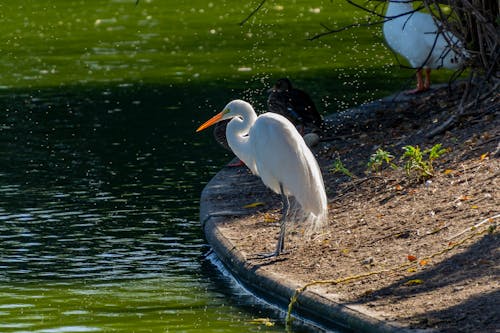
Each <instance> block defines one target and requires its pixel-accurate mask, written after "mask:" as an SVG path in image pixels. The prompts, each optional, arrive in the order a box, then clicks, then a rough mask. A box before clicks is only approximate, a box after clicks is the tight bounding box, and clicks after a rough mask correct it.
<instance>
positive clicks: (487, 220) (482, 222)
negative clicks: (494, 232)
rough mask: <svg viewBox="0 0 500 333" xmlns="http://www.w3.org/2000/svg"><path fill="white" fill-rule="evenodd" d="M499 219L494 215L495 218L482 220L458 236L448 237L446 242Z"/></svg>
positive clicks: (499, 215)
mask: <svg viewBox="0 0 500 333" xmlns="http://www.w3.org/2000/svg"><path fill="white" fill-rule="evenodd" d="M499 217H500V214H498V215H495V216H491V217H488V218H487V219H484V220H482V221H481V222H479V223H478V224H475V225H473V226H472V227H470V228H467V229H465V230H463V231H461V232H459V233H458V234H456V235H453V236H451V237H449V238H448V239H447V241H450V240H452V239H454V238H457V237H458V236H461V235H463V234H465V233H466V232H467V231H473V230H476V229H477V228H478V227H480V226H481V225H483V224H485V223H486V222H492V221H493V219H497V218H499Z"/></svg>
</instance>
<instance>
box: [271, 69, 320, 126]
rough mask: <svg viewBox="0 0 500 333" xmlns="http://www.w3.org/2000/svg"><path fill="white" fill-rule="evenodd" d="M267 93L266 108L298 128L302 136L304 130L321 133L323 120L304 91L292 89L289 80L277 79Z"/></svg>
mask: <svg viewBox="0 0 500 333" xmlns="http://www.w3.org/2000/svg"><path fill="white" fill-rule="evenodd" d="M268 92H269V97H268V99H267V108H268V110H269V111H270V112H275V113H278V114H281V115H282V116H285V117H286V118H288V120H290V121H291V122H292V123H293V124H294V125H295V126H297V127H299V128H300V129H299V132H300V133H301V134H302V135H304V130H305V128H310V129H311V130H312V132H318V131H321V127H322V125H323V119H322V118H321V115H320V114H319V112H318V110H317V109H316V106H315V105H314V102H313V100H312V99H311V97H310V96H309V95H308V94H307V93H306V92H305V91H302V90H300V89H296V88H294V87H293V86H292V82H290V80H289V79H287V78H282V79H279V80H278V81H276V83H275V84H274V86H273V87H272V88H271V89H269V90H268Z"/></svg>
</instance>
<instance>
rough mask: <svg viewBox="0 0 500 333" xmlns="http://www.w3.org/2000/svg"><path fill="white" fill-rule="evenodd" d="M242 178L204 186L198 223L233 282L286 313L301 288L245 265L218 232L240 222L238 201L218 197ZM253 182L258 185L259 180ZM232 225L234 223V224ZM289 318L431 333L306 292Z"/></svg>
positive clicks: (223, 174) (230, 173)
mask: <svg viewBox="0 0 500 333" xmlns="http://www.w3.org/2000/svg"><path fill="white" fill-rule="evenodd" d="M242 177H243V179H244V181H243V183H248V178H249V177H253V176H249V175H237V171H236V170H235V169H227V168H226V169H223V170H221V171H220V172H219V173H218V174H217V175H215V176H214V177H213V178H212V180H211V181H210V182H209V183H208V184H207V185H206V186H205V188H204V189H203V192H202V195H201V200H200V221H201V222H202V226H203V232H204V234H205V237H206V239H207V242H208V243H209V245H210V246H211V247H212V248H213V250H214V252H215V253H216V255H217V256H218V257H219V259H220V260H221V262H222V263H223V264H224V266H225V267H226V268H227V270H228V271H229V272H230V273H231V274H232V275H233V276H234V277H235V278H236V280H238V281H239V282H240V283H241V284H242V285H243V286H244V287H245V288H246V289H248V290H249V291H251V292H252V293H254V294H255V295H257V296H258V297H260V298H262V299H264V300H265V301H267V302H269V303H271V304H274V305H276V306H278V307H279V308H281V309H282V310H283V311H285V312H286V311H287V308H288V304H289V301H290V299H291V297H292V296H293V295H294V293H295V290H296V289H297V288H300V287H301V286H300V285H298V284H293V283H291V282H289V281H285V280H284V279H283V278H282V277H280V276H279V275H277V274H274V273H272V272H269V271H266V270H264V269H262V268H261V267H260V266H259V265H253V264H252V263H250V262H249V261H247V260H246V258H245V256H244V255H243V254H242V253H241V252H240V251H239V250H238V249H237V248H236V246H235V245H234V244H233V243H232V242H231V241H230V240H229V239H228V238H226V237H225V236H224V234H223V232H222V231H221V229H220V228H219V225H220V223H222V222H225V221H227V220H228V218H232V219H234V216H239V217H238V218H240V219H241V218H244V217H241V215H243V213H242V212H241V210H239V207H241V206H240V205H237V201H238V198H237V197H234V196H232V199H231V200H230V201H231V202H228V200H222V199H221V193H223V192H224V191H230V189H231V186H234V184H231V180H232V179H234V178H238V179H239V178H242ZM253 178H256V177H253ZM256 179H257V181H258V182H260V180H258V178H256ZM254 182H255V180H254ZM238 183H242V181H238ZM262 186H263V185H262ZM231 204H232V205H233V207H234V210H232V209H228V205H231ZM238 210H239V211H238ZM231 212H233V213H231ZM232 223H237V222H236V221H233V222H232ZM292 314H293V315H294V316H298V317H300V318H304V319H306V320H308V321H311V322H313V323H315V324H317V325H319V326H320V327H323V328H327V329H332V330H335V329H337V330H338V329H339V328H340V329H346V330H350V331H354V332H370V333H393V332H403V333H405V332H407V333H416V332H432V330H420V329H415V330H413V329H409V328H407V327H405V326H402V325H399V324H398V323H395V322H390V321H385V320H381V319H378V318H375V317H373V316H371V315H369V314H368V313H364V312H362V311H361V310H360V309H354V308H353V307H349V306H346V305H343V304H341V303H337V302H334V301H332V300H331V299H328V298H326V297H324V296H322V295H320V294H318V293H316V292H314V291H311V290H306V291H305V292H303V293H301V294H300V295H299V298H298V301H297V302H296V303H295V304H294V307H293V311H292Z"/></svg>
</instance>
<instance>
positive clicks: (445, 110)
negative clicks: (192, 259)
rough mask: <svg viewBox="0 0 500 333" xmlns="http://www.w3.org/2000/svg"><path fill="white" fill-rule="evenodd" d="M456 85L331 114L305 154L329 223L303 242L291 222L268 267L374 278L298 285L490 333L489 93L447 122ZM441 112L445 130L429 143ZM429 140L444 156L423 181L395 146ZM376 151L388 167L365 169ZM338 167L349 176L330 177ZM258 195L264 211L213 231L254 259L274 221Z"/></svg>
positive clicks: (498, 102)
mask: <svg viewBox="0 0 500 333" xmlns="http://www.w3.org/2000/svg"><path fill="white" fill-rule="evenodd" d="M462 90H463V86H461V85H458V86H456V87H454V88H453V93H452V92H450V91H449V89H448V87H441V88H436V89H433V90H432V91H430V92H427V93H423V94H419V95H416V96H414V97H411V98H408V97H405V96H404V95H402V94H401V95H399V96H396V97H394V98H388V99H385V100H383V101H381V102H379V103H375V104H373V105H370V106H368V107H360V108H359V109H357V110H350V111H348V112H343V113H340V114H338V115H335V116H331V117H330V118H329V119H328V122H327V123H328V130H327V131H325V133H324V135H323V140H322V141H321V142H320V144H319V145H318V146H316V147H315V148H314V149H313V151H314V153H315V155H316V157H317V159H318V162H319V163H320V165H321V168H322V171H323V177H324V181H325V186H326V191H327V195H328V199H329V225H328V226H327V227H326V228H325V229H324V230H323V231H322V232H321V233H317V234H315V235H313V236H312V239H311V238H305V237H304V235H303V234H304V232H303V230H302V229H301V226H300V225H299V226H296V227H295V228H294V229H293V230H292V231H289V232H288V233H287V237H286V241H285V248H286V250H287V251H288V252H287V253H286V254H284V255H281V256H280V257H278V258H277V259H267V261H268V262H267V265H266V267H267V269H271V270H272V271H273V272H276V273H278V274H281V275H282V276H284V277H285V278H288V279H291V280H294V281H299V282H300V283H302V284H306V283H309V282H311V281H316V280H335V279H342V278H346V277H352V276H358V275H360V274H365V273H369V272H379V273H377V274H373V275H370V276H367V277H364V278H355V279H353V280H350V281H349V282H346V283H339V284H333V283H326V284H318V285H313V286H311V287H309V288H311V289H313V290H318V291H320V292H322V293H325V294H327V295H329V296H330V297H332V298H333V299H335V300H337V301H339V302H341V303H344V304H350V305H358V306H362V307H364V308H365V309H369V311H370V312H372V313H373V314H375V315H376V316H378V317H380V318H385V319H387V320H393V321H397V322H400V323H403V324H405V325H408V326H409V327H414V328H434V329H437V330H438V331H442V332H500V318H499V317H500V279H499V272H500V251H499V244H500V243H499V232H498V227H497V225H498V222H499V221H500V216H499V214H500V209H499V207H500V206H499V196H500V192H499V189H500V184H499V177H498V176H499V172H500V163H499V157H500V135H499V134H500V122H499V117H498V115H499V111H500V98H499V96H500V94H498V93H494V94H493V95H492V96H491V95H490V97H489V98H486V99H484V100H483V101H482V102H481V103H480V104H479V105H478V106H477V107H475V108H474V109H473V111H467V112H466V113H465V114H462V115H460V116H458V114H457V110H458V108H457V105H458V103H459V97H458V96H460V92H461V91H462ZM452 116H456V117H457V119H458V122H457V123H456V124H455V125H454V126H452V127H451V128H450V129H448V130H446V131H444V132H443V133H441V134H438V135H434V136H433V137H432V138H429V137H428V136H429V134H430V133H432V131H433V130H434V129H435V128H436V127H437V126H439V125H440V124H442V123H443V122H444V121H446V120H447V119H449V118H450V117H452ZM438 143H440V144H442V146H443V147H444V148H446V149H447V152H446V153H445V154H444V155H442V156H441V157H440V158H438V159H436V160H435V161H434V162H433V167H434V176H433V177H429V178H425V179H422V178H419V175H418V173H415V172H412V173H410V174H409V175H408V174H407V173H406V172H405V171H404V170H403V169H402V166H403V164H404V163H405V161H403V160H401V159H400V157H401V156H402V154H403V147H404V146H406V145H413V146H417V145H418V146H419V147H420V148H421V149H422V150H424V149H427V148H430V147H432V146H434V145H435V144H438ZM378 148H382V149H383V150H385V151H388V152H390V153H391V154H392V155H393V156H394V159H393V160H392V162H393V163H394V164H396V165H397V166H398V168H391V167H389V166H388V165H387V164H383V165H382V166H381V167H380V168H379V169H378V170H372V169H369V168H367V163H368V161H369V159H370V156H371V155H372V154H374V153H375V151H376V150H377V149H378ZM339 160H340V161H341V162H342V164H343V166H344V167H345V168H346V169H347V170H348V171H349V172H350V173H352V176H348V175H346V174H344V173H342V172H338V171H337V172H334V171H333V169H334V167H333V165H334V164H335V163H334V162H335V161H339ZM239 172H243V173H245V172H248V170H247V169H246V168H245V167H241V170H239ZM261 199H262V201H263V202H265V205H264V206H257V207H255V208H254V209H255V211H256V212H255V214H254V215H252V217H251V218H249V219H244V220H240V222H238V223H227V224H225V225H224V226H223V230H224V233H225V236H226V237H228V238H229V239H230V240H231V241H232V242H234V244H235V245H236V246H237V247H238V248H239V249H240V250H241V252H242V253H243V254H245V255H246V256H247V258H248V259H249V260H251V261H254V260H255V261H257V260H258V261H259V262H262V260H263V259H254V258H255V254H258V253H262V252H270V251H272V250H274V248H275V245H276V239H277V235H278V229H279V228H278V223H277V222H276V221H277V220H278V219H279V217H280V203H279V197H278V196H277V195H274V194H266V195H265V196H264V198H261ZM481 222H482V224H480V223H481ZM477 224H480V225H479V226H477V227H474V226H475V225H477Z"/></svg>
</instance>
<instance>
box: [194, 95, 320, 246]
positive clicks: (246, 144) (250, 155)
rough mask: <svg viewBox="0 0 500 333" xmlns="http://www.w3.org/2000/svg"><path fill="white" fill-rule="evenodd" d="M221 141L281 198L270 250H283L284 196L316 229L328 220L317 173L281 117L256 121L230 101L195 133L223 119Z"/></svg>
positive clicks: (315, 165) (303, 146)
mask: <svg viewBox="0 0 500 333" xmlns="http://www.w3.org/2000/svg"><path fill="white" fill-rule="evenodd" d="M230 118H232V120H231V121H230V122H229V124H228V125H227V130H226V136H227V141H228V144H229V146H230V147H231V149H232V150H233V152H234V153H235V154H236V156H238V158H240V159H241V160H242V161H243V162H244V163H245V164H246V165H247V166H248V168H249V169H250V170H251V171H252V172H253V173H254V174H255V175H258V176H259V177H260V178H261V179H262V182H263V183H264V184H265V185H266V186H267V187H269V188H270V189H271V190H273V191H274V192H276V193H279V194H281V195H282V200H283V216H282V218H281V231H280V236H279V239H278V245H277V248H276V251H275V252H273V253H272V254H270V255H278V254H280V253H281V252H282V251H283V249H284V239H283V238H284V233H285V224H286V221H287V213H288V199H287V197H288V196H293V197H295V199H296V200H297V202H298V203H299V205H300V207H301V210H302V212H303V213H304V214H305V215H306V220H307V221H309V223H311V224H312V227H314V228H317V227H321V226H322V225H324V224H325V223H326V222H327V220H328V208H327V198H326V193H325V186H324V183H323V177H322V175H321V170H320V168H319V166H318V163H317V161H316V159H315V158H314V155H313V154H312V152H311V151H310V150H309V148H308V147H307V145H306V143H305V142H304V139H303V138H302V136H301V135H300V134H299V132H298V131H297V129H296V128H295V126H294V125H293V124H292V123H291V122H290V121H289V120H288V119H286V118H285V117H283V116H281V115H279V114H275V113H272V112H268V113H265V114H262V115H260V116H259V117H257V115H256V113H255V111H254V109H253V108H252V106H251V105H250V104H249V103H247V102H245V101H242V100H234V101H231V102H230V103H229V104H227V105H226V107H225V108H224V111H222V112H221V113H219V114H217V115H216V116H214V117H212V118H211V119H210V120H208V121H207V122H205V123H204V124H203V125H201V126H200V127H199V128H198V130H197V131H201V130H203V129H205V128H207V127H208V126H210V125H212V124H215V123H216V122H218V121H221V120H224V119H230Z"/></svg>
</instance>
